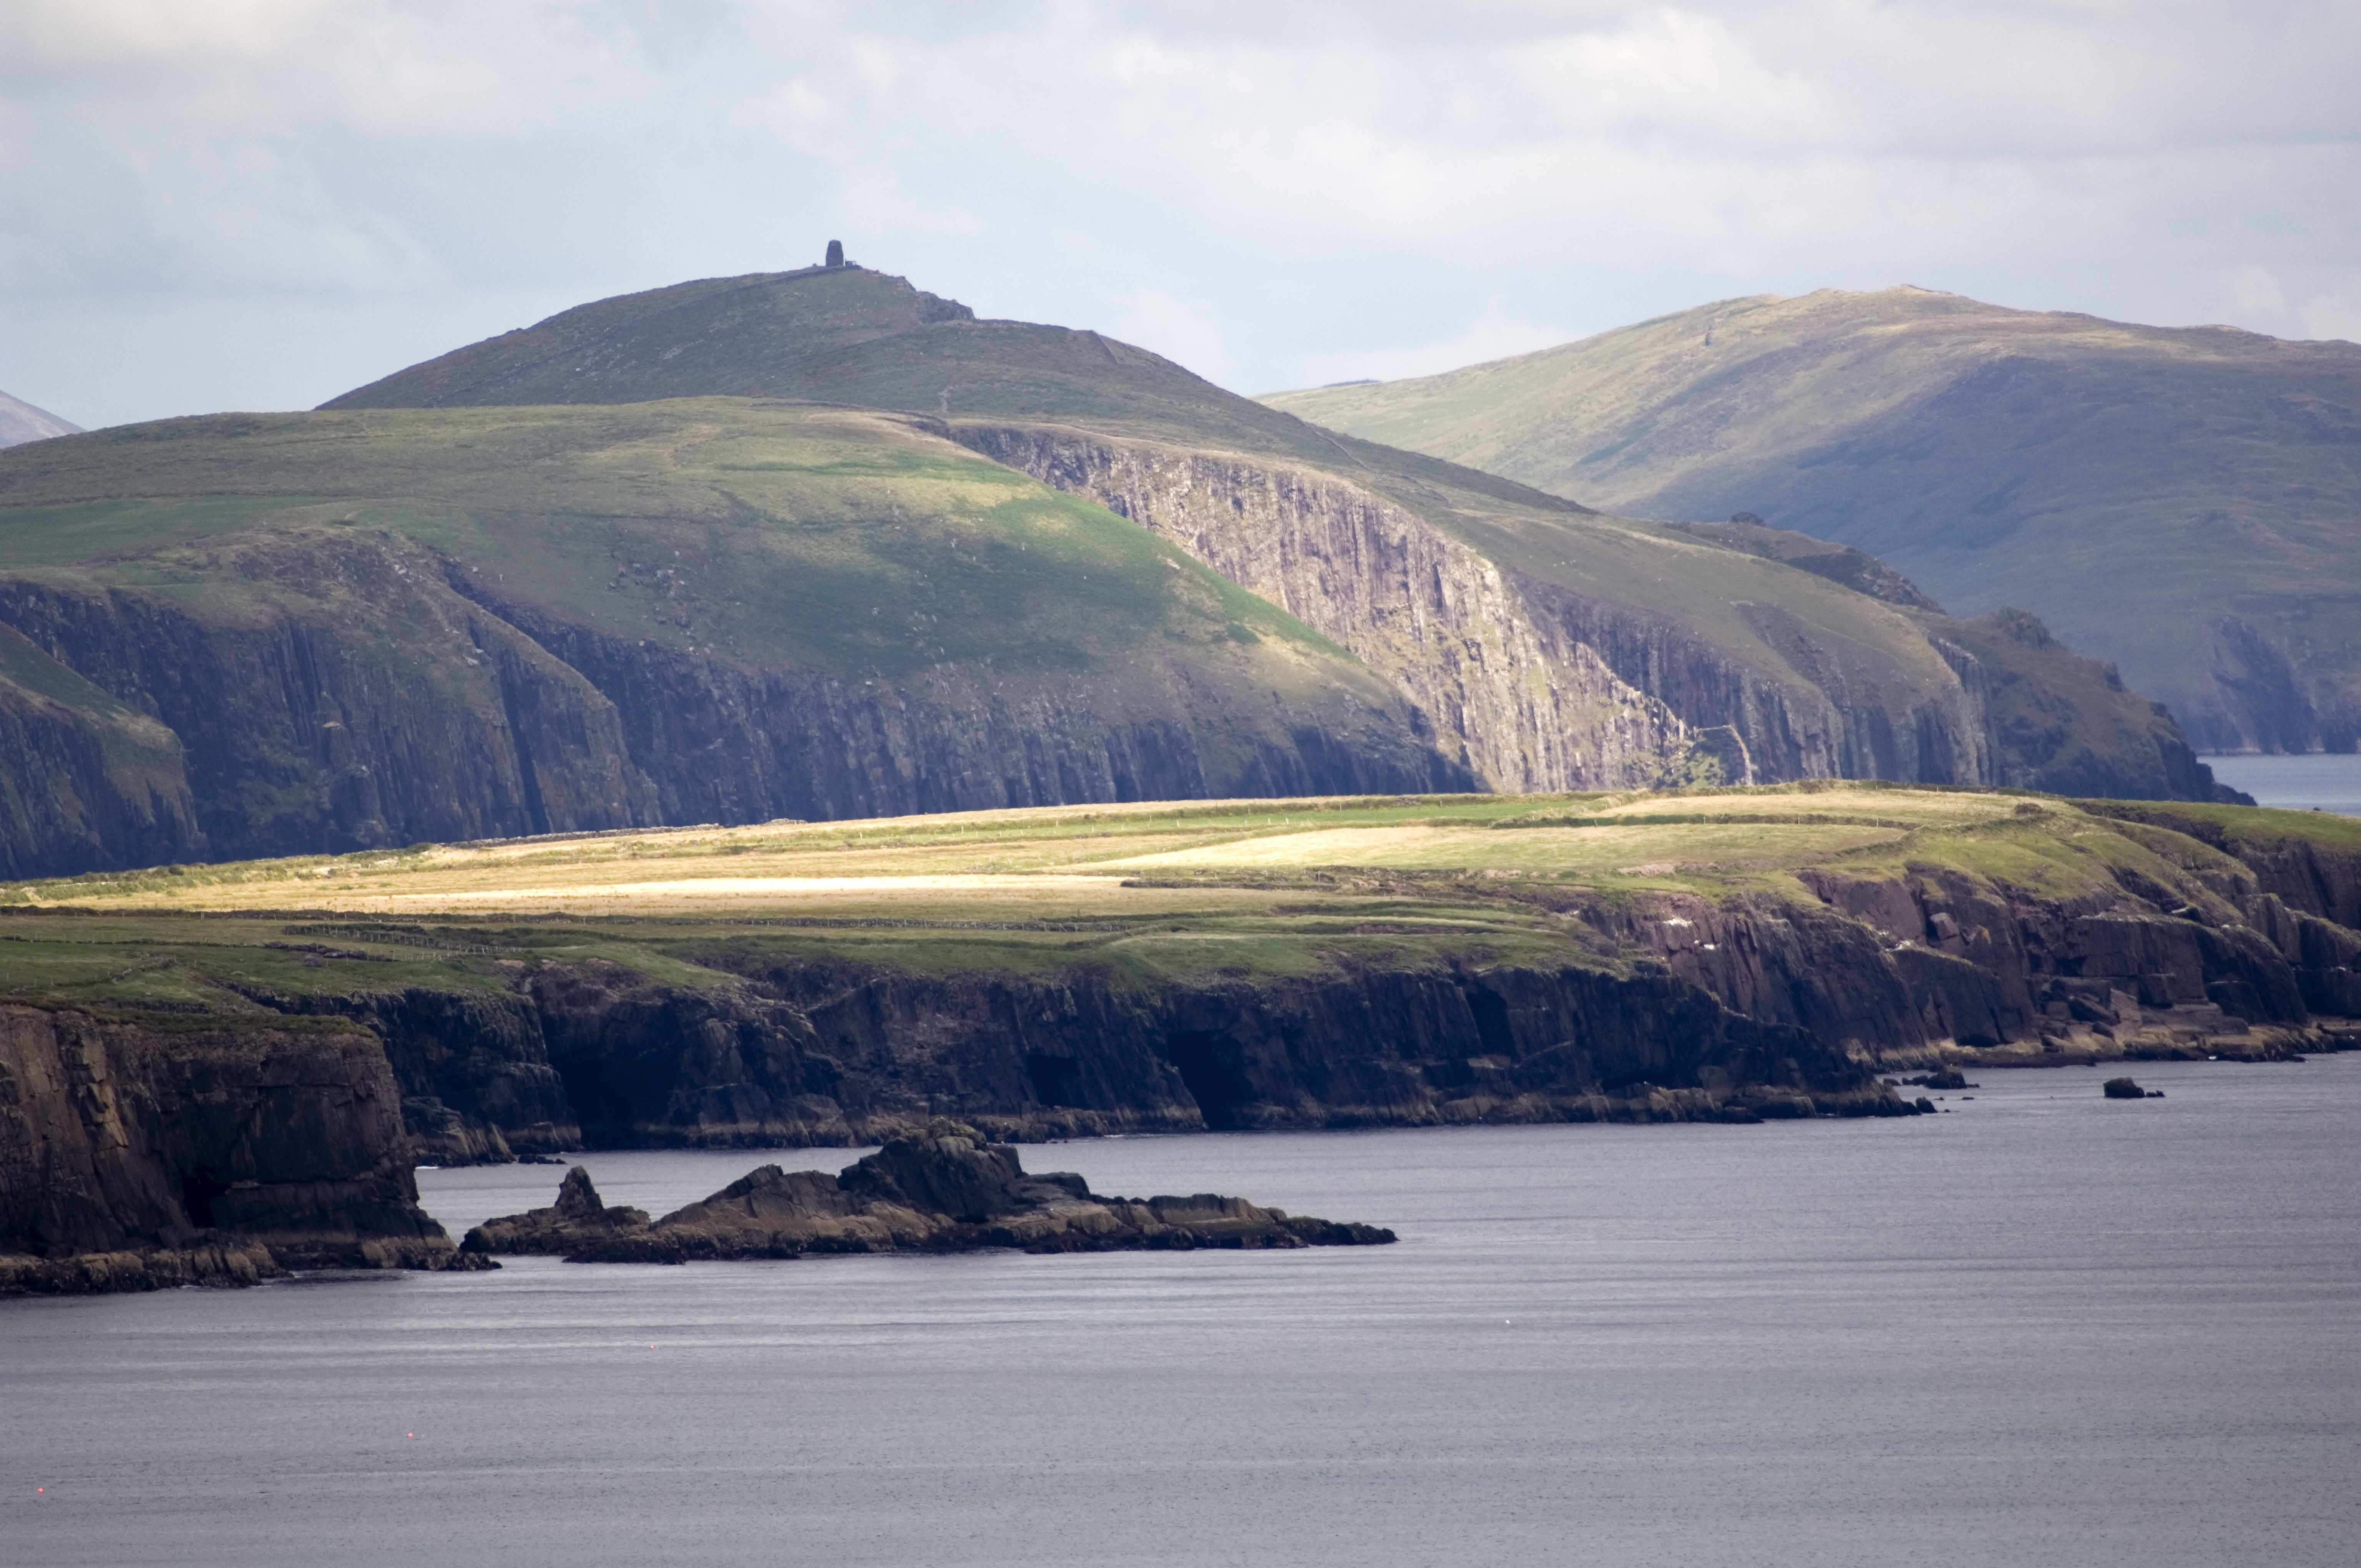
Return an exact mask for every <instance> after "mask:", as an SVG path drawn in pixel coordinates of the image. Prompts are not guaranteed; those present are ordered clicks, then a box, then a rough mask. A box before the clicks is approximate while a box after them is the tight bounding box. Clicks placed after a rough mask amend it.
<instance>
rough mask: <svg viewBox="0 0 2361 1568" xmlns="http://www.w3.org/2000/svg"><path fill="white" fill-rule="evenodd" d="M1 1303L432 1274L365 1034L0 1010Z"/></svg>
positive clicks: (395, 1105) (383, 1070)
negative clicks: (388, 1273) (19, 1292)
mask: <svg viewBox="0 0 2361 1568" xmlns="http://www.w3.org/2000/svg"><path fill="white" fill-rule="evenodd" d="M0 1255H15V1256H13V1257H0V1290H5V1289H9V1288H20V1289H44V1290H49V1289H57V1290H63V1289H121V1288H156V1287H159V1286H161V1285H167V1284H178V1283H183V1282H197V1283H240V1282H250V1281H251V1280H252V1279H253V1278H256V1277H261V1276H263V1275H267V1274H270V1273H275V1272H278V1271H280V1269H283V1268H290V1267H323V1266H342V1267H437V1266H443V1265H445V1264H446V1263H447V1262H448V1261H449V1260H450V1258H451V1255H452V1248H451V1243H450V1240H449V1238H447V1237H446V1236H445V1235H444V1234H443V1232H442V1229H441V1227H440V1226H438V1225H436V1224H435V1223H434V1221H433V1220H431V1219H429V1218H428V1217H427V1216H426V1215H425V1214H424V1213H423V1212H422V1211H421V1210H420V1209H419V1207H418V1193H417V1188H416V1186H415V1184H414V1183H413V1181H412V1177H411V1159H410V1151H409V1147H408V1145H407V1143H406V1141H405V1140H404V1138H403V1135H402V1128H401V1109H400V1104H399V1095H398V1092H397V1091H396V1089H395V1086H394V1082H393V1077H392V1073H391V1072H390V1069H388V1067H387V1064H386V1060H385V1056H384V1053H383V1052H382V1051H381V1050H380V1049H379V1046H378V1043H377V1041H376V1040H374V1039H372V1038H371V1037H370V1036H368V1035H367V1034H366V1033H363V1032H361V1031H358V1030H351V1031H341V1032H326V1031H313V1030H299V1029H295V1028H285V1029H237V1028H200V1029H190V1030H185V1031H173V1032H164V1031H161V1030H159V1029H156V1028H152V1027H142V1026H139V1025H131V1024H123V1023H110V1022H106V1021H104V1020H100V1019H97V1018H93V1017H91V1016H88V1015H86V1014H75V1013H65V1012H51V1011H47V1010H44V1009H39V1008H33V1007H18V1006H0ZM93 1258H95V1259H97V1260H98V1261H96V1262H93V1261H90V1260H91V1259H93Z"/></svg>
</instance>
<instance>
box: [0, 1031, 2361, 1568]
mask: <svg viewBox="0 0 2361 1568" xmlns="http://www.w3.org/2000/svg"><path fill="white" fill-rule="evenodd" d="M2136 1072H2137V1075H2138V1077H2139V1079H2140V1080H2141V1081H2142V1082H2143V1083H2144V1084H2147V1085H2149V1086H2152V1087H2157V1088H2161V1089H2163V1090H2165V1091H2168V1095H2167V1098H2165V1099H2161V1100H2140V1101H2109V1100H2105V1099H2103V1097H2102V1096H2101V1094H2100V1092H2099V1085H2100V1080H2101V1079H2102V1077H2103V1076H2104V1075H2103V1074H2102V1073H2100V1072H2096V1071H2092V1070H2089V1069H2054V1070H2048V1071H2017V1072H1987V1073H1985V1074H1984V1075H1983V1079H1982V1083H1981V1085H1980V1086H1979V1087H1977V1088H1974V1089H1971V1090H1967V1091H1951V1092H1949V1093H1948V1094H1946V1095H1945V1096H1943V1098H1942V1105H1943V1109H1944V1110H1945V1111H1946V1112H1947V1113H1948V1114H1943V1115H1939V1116H1933V1117H1917V1118H1913V1119H1908V1120H1896V1121H1852V1122H1814V1123H1804V1124H1796V1123H1783V1124H1768V1125H1763V1126H1754V1127H1724V1126H1650V1127H1602V1126H1544V1127H1503V1128H1475V1129H1452V1130H1433V1131H1427V1130H1418V1131H1385V1132H1370V1133H1355V1134H1348V1133H1329V1134H1310V1135H1268V1134H1266V1135H1251V1134H1249V1135H1208V1136H1197V1137H1163V1138H1141V1139H1118V1140H1107V1141H1101V1142H1076V1143H1071V1144H1066V1145H1060V1146H1032V1147H1027V1149H1026V1150H1025V1151H1024V1154H1025V1157H1026V1160H1027V1164H1028V1166H1030V1167H1032V1168H1037V1169H1054V1168H1072V1169H1078V1170H1081V1171H1082V1172H1083V1173H1084V1174H1085V1175H1087V1176H1088V1177H1089V1179H1090V1180H1091V1182H1092V1184H1093V1187H1094V1188H1097V1189H1098V1190H1103V1191H1108V1192H1115V1193H1121V1194H1127V1195H1146V1194H1150V1193H1156V1192H1193V1191H1201V1190H1219V1191H1224V1192H1230V1193H1241V1194H1245V1195H1246V1196H1248V1197H1251V1198H1255V1199H1257V1200H1260V1201H1265V1202H1270V1203H1277V1204H1280V1205H1282V1206H1284V1207H1286V1208H1288V1209H1290V1210H1293V1211H1297V1212H1304V1213H1312V1214H1321V1215H1325V1216H1328V1217H1330V1218H1334V1219H1351V1220H1364V1221H1370V1222H1374V1223H1382V1224H1387V1225H1390V1226H1392V1227H1394V1228H1395V1229H1396V1230H1397V1231H1399V1232H1400V1234H1401V1241H1400V1244H1399V1245H1393V1246H1385V1247H1369V1248H1323V1249H1317V1250H1306V1251H1300V1252H1273V1253H1236V1252H1197V1253H1178V1254H1110V1255H1082V1256H1040V1257H1033V1256H1026V1255H1015V1254H998V1253H995V1254H987V1255H971V1256H961V1257H947V1258H931V1257H874V1258H871V1257H851V1258H825V1259H805V1260H801V1261H796V1262H764V1263H736V1264H693V1265H689V1266H685V1267H671V1268H665V1267H656V1266H582V1265H572V1264H566V1263H560V1262H556V1261H552V1260H544V1259H531V1258H526V1259H514V1260H511V1261H510V1263H509V1265H508V1266H507V1267H505V1268H504V1269H502V1270H501V1271H500V1272H499V1273H497V1274H478V1275H401V1276H388V1277H361V1278H349V1277H348V1278H321V1279H314V1280H307V1281H302V1282H286V1283H279V1284H273V1285H269V1286H265V1287H263V1288H258V1289H252V1290H245V1291H206V1290H181V1291H173V1292H170V1293H165V1294H159V1295H150V1296H137V1297H118V1298H99V1299H56V1300H51V1299H18V1300H10V1301H0V1562H5V1563H8V1564H11V1565H15V1564H44V1565H46V1564H73V1563H104V1564H140V1563H172V1564H191V1563H224V1564H231V1563H235V1564H281V1563H284V1564H299V1563H300V1564H318V1563H340V1564H341V1563H355V1564H379V1563H383V1564H395V1563H400V1564H475V1563H503V1564H512V1565H524V1564H597V1563H812V1564H846V1565H858V1564H885V1563H894V1564H932V1563H946V1564H968V1563H992V1564H1011V1565H1024V1568H1044V1565H1050V1564H1084V1563H1087V1564H1097V1565H1108V1564H1118V1565H1119V1564H1182V1563H1186V1564H1226V1563H1251V1564H1290V1565H1292V1564H1323V1565H1324V1564H1353V1565H1356V1568H1389V1565H1394V1564H1402V1565H1410V1564H1522V1563H1595V1564H1643V1563H1644V1564H1682V1565H1685V1568H1699V1565H1718V1564H1765V1563H1770V1564H1785V1563H1796V1564H1814V1565H1828V1568H1835V1565H1846V1564H1863V1565H1867V1564H1876V1565H1879V1568H1898V1565H1903V1564H1920V1563H1923V1564H1930V1565H1936V1564H1939V1565H1944V1568H1959V1565H1974V1564H2003V1563H2009V1564H2017V1563H2040V1564H2059V1565H2066V1564H2072V1565H2075V1568H2104V1565H2114V1564H2121V1565H2125V1568H2131V1565H2137V1568H2165V1565H2171V1564H2191V1565H2194V1564H2205V1565H2208V1568H2213V1565H2219V1564H2229V1563H2235V1564H2241V1565H2256V1564H2320V1565H2323V1568H2325V1565H2329V1564H2339V1565H2343V1564H2350V1563H2354V1562H2355V1561H2356V1559H2361V1497H2356V1477H2361V1161H2356V1159H2355V1157H2354V1152H2355V1149H2356V1141H2357V1140H2356V1134H2361V1127H2356V1119H2357V1118H2361V1057H2356V1056H2347V1057H2339V1058H2315V1059H2313V1060H2312V1061H2309V1062H2304V1063H2299V1064H2281V1065H2268V1066H2249V1065H2243V1064H2230V1063H2204V1062H2194V1063H2179V1064H2156V1065H2142V1066H2140V1067H2138V1068H2137V1069H2136ZM852 1152H853V1151H811V1150H805V1151H792V1152H782V1153H780V1154H778V1155H776V1156H764V1155H756V1154H747V1153H742V1152H741V1153H732V1154H707V1153H697V1154H650V1153H639V1154H610V1155H593V1156H589V1157H587V1158H586V1163H587V1164H588V1165H589V1166H590V1168H591V1169H592V1170H593V1171H594V1172H595V1173H596V1174H597V1177H598V1181H599V1184H600V1187H601V1190H602V1192H603V1193H604V1195H605V1196H606V1197H607V1199H608V1200H609V1201H613V1202H630V1203H637V1204H640V1205H642V1206H644V1207H647V1208H649V1209H652V1210H655V1211H659V1212H661V1211H663V1210H664V1209H666V1208H669V1207H671V1206H673V1205H675V1204H676V1203H679V1202H681V1201H687V1200H689V1199H693V1198H697V1197H700V1196H702V1195H704V1194H705V1193H707V1192H709V1191H711V1190H714V1189H715V1188H718V1187H719V1186H721V1185H722V1184H723V1183H724V1182H726V1181H728V1180H730V1179H733V1178H735V1177H737V1176H738V1175H740V1174H741V1173H742V1172H743V1171H745V1170H746V1169H747V1168H749V1167H751V1166H752V1165H754V1164H757V1163H759V1162H760V1161H761V1160H763V1159H764V1158H769V1157H776V1158H779V1159H781V1160H783V1161H784V1162H785V1163H787V1164H790V1165H811V1166H815V1167H818V1168H834V1167H835V1166H838V1165H840V1164H841V1163H842V1162H843V1161H844V1160H845V1159H848V1158H850V1157H851V1153H852ZM559 1175H560V1172H558V1171H556V1170H554V1169H551V1168H546V1167H515V1166H511V1167H504V1168H489V1169H474V1170H450V1171H433V1170H430V1171H424V1172H422V1173H421V1178H420V1179H421V1185H422V1187H423V1190H424V1191H425V1194H426V1201H427V1202H428V1204H429V1206H430V1207H432V1208H433V1209H434V1211H435V1212H436V1213H437V1214H438V1215H439V1216H440V1217H441V1218H442V1219H443V1220H444V1222H445V1223H446V1224H448V1225H450V1226H451V1227H452V1228H453V1229H454V1230H455V1231H456V1230H457V1229H458V1228H460V1227H462V1226H465V1225H466V1224H468V1223H472V1222H474V1221H476V1220H478V1219H480V1218H483V1217H484V1216H486V1215H488V1214H491V1213H496V1212H512V1211H515V1210H518V1209H522V1208H524V1207H527V1206H530V1205H533V1204H540V1203H546V1202H547V1201H550V1199H551V1197H552V1196H553V1195H554V1193H555V1189H556V1184H557V1179H558V1177H559Z"/></svg>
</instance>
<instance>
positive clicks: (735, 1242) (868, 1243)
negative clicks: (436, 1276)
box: [461, 1119, 1394, 1263]
mask: <svg viewBox="0 0 2361 1568" xmlns="http://www.w3.org/2000/svg"><path fill="white" fill-rule="evenodd" d="M1393 1239H1394V1234H1393V1232H1391V1231H1389V1230H1381V1229H1379V1228H1378V1227H1376V1226H1374V1225H1357V1224H1340V1223H1335V1222H1333V1221H1329V1220H1315V1219H1311V1218H1308V1217H1305V1216H1302V1215H1291V1214H1289V1213H1288V1212H1286V1211H1284V1210H1281V1209H1266V1208H1263V1207H1261V1206H1260V1205H1258V1204H1255V1203H1249V1202H1247V1201H1246V1200H1245V1199H1243V1198H1223V1197H1217V1196H1215V1195H1213V1194H1212V1193H1199V1194H1197V1195H1196V1196H1194V1197H1189V1198H1169V1197H1167V1198H1148V1199H1129V1198H1103V1197H1099V1196H1096V1195H1094V1194H1093V1192H1092V1191H1091V1190H1090V1185H1089V1183H1087V1182H1085V1181H1084V1180H1083V1179H1082V1178H1081V1177H1079V1176H1076V1175H1074V1174H1072V1173H1071V1172H1067V1171H1060V1172H1055V1173H1052V1174H1049V1175H1045V1176H1030V1175H1027V1173H1026V1171H1025V1169H1024V1168H1023V1167H1022V1166H1021V1165H1019V1164H1018V1163H1017V1158H1016V1150H1015V1149H1014V1148H1012V1147H1010V1146H1007V1145H1005V1144H992V1143H986V1142H985V1141H984V1138H983V1134H981V1133H979V1132H977V1131H976V1130H975V1129H974V1128H972V1127H970V1126H967V1125H965V1124H961V1123H958V1122H952V1121H949V1120H943V1119H938V1120H936V1121H935V1122H933V1123H931V1124H928V1127H927V1129H926V1130H925V1131H924V1132H922V1133H913V1134H910V1135H906V1136H903V1137H899V1138H895V1140H894V1141H893V1142H891V1143H889V1144H887V1145H886V1146H884V1148H882V1149H880V1150H879V1151H878V1152H877V1153H875V1154H873V1155H871V1156H869V1157H867V1158H865V1159H862V1160H859V1161H856V1162H855V1163H854V1164H852V1165H850V1166H847V1167H846V1168H844V1170H843V1172H842V1173H841V1174H840V1175H838V1176H824V1175H822V1174H820V1173H819V1172H818V1171H814V1170H796V1171H789V1170H782V1169H781V1168H779V1167H777V1166H775V1165H766V1166H763V1167H762V1168H760V1169H757V1170H753V1171H750V1172H748V1173H747V1174H746V1175H745V1176H743V1177H741V1178H740V1179H738V1180H736V1181H733V1182H731V1183H730V1185H729V1186H727V1187H725V1188H723V1189H722V1190H720V1191H719V1192H717V1193H715V1194H714V1195H713V1196H712V1197H710V1198H708V1199H706V1200H705V1201H703V1202H701V1203H692V1204H690V1205H689V1206H688V1207H687V1208H686V1209H682V1210H679V1211H678V1212H675V1213H671V1214H667V1215H665V1216H664V1218H663V1219H662V1220H659V1221H657V1222H655V1223H653V1224H651V1223H649V1222H648V1217H647V1215H646V1214H645V1213H644V1212H642V1211H640V1210H637V1209H625V1208H620V1207H617V1208H609V1207H607V1206H606V1205H605V1204H603V1203H601V1202H600V1201H599V1200H598V1191H597V1190H596V1189H595V1188H593V1187H592V1186H591V1184H590V1173H589V1172H588V1170H585V1169H584V1168H582V1167H580V1166H576V1167H575V1168H573V1169H572V1170H571V1171H568V1172H567V1173H566V1184H565V1185H564V1186H563V1187H562V1188H560V1189H559V1190H558V1199H557V1202H556V1203H555V1204H554V1205H552V1206H551V1207H549V1208H546V1209H535V1210H533V1212H531V1213H526V1214H511V1215H509V1216H507V1217H506V1218H503V1219H498V1220H488V1221H486V1222H485V1223H483V1224H481V1225H478V1226H477V1227H476V1228H475V1229H474V1230H472V1231H469V1232H468V1233H467V1240H466V1241H465V1242H464V1243H462V1244H461V1247H462V1250H463V1251H467V1252H471V1253H478V1254H489V1253H503V1252H505V1253H541V1254H555V1255H562V1256H564V1257H566V1258H567V1259H568V1260H570V1261H572V1262H576V1263H686V1262H687V1261H689V1260H690V1259H693V1258H742V1257H798V1256H801V1255H804V1254H805V1253H850V1252H895V1251H903V1250H908V1251H918V1252H968V1251H973V1250H976V1249H979V1248H983V1247H1021V1248H1023V1249H1024V1250H1025V1251H1027V1252H1120V1251H1128V1250H1135V1249H1141V1248H1148V1249H1173V1250H1186V1249H1189V1248H1192V1247H1299V1246H1367V1245H1378V1244H1382V1243H1385V1242H1390V1241H1392V1240H1393Z"/></svg>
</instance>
